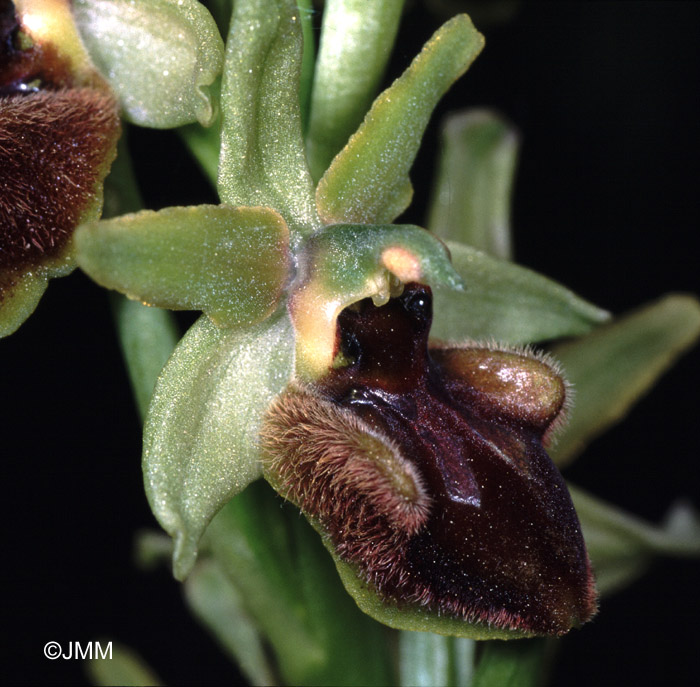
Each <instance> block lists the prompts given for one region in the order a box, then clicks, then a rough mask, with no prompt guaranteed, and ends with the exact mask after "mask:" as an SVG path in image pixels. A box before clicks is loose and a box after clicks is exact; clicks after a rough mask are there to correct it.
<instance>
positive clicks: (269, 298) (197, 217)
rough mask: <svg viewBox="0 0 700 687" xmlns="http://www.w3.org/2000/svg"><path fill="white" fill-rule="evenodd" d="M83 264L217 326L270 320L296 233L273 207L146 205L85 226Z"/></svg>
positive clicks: (105, 282) (80, 244) (80, 247)
mask: <svg viewBox="0 0 700 687" xmlns="http://www.w3.org/2000/svg"><path fill="white" fill-rule="evenodd" d="M75 245H76V255H77V259H78V264H79V265H80V267H81V268H82V269H83V270H84V271H85V272H87V273H88V274H89V275H90V277H92V278H93V279H94V280H95V281H96V282H98V283H99V284H101V285H102V286H106V287H107V288H111V289H116V290H118V291H121V292H122V293H124V294H126V295H127V296H129V297H130V298H132V299H135V300H140V301H142V302H144V303H147V304H148V305H155V306H158V307H160V308H169V309H171V310H203V311H204V312H206V313H207V315H209V316H210V317H211V319H212V320H213V321H214V322H216V323H217V324H221V325H224V326H234V325H241V324H249V323H252V322H256V321H258V320H261V319H264V318H265V317H266V316H268V315H269V314H270V313H271V312H272V311H273V310H274V309H275V308H276V306H277V303H278V301H279V298H280V296H281V293H282V290H283V289H284V286H285V285H286V282H287V280H288V278H289V262H290V257H289V236H288V231H287V225H286V224H285V222H284V220H283V219H282V217H280V215H278V214H277V213H276V212H275V211H274V210H270V209H269V208H230V207H226V206H222V205H197V206H194V207H189V208H166V209H164V210H159V211H158V212H153V211H150V210H144V211H142V212H138V213H135V214H133V215H124V216H122V217H118V218H115V219H109V220H103V221H101V222H95V223H92V224H87V225H84V226H83V227H81V228H80V229H79V230H78V231H77V232H76V236H75Z"/></svg>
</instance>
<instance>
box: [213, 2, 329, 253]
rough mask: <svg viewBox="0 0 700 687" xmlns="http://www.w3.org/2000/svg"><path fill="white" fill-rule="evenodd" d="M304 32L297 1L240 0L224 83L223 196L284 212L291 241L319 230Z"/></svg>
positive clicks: (232, 201)
mask: <svg viewBox="0 0 700 687" xmlns="http://www.w3.org/2000/svg"><path fill="white" fill-rule="evenodd" d="M302 50H303V46H302V29H301V22H300V21H299V12H298V9H297V6H296V3H295V2H293V0H239V1H238V2H236V4H235V6H234V13H233V18H232V20H231V30H230V33H229V37H228V41H227V44H226V60H225V64H224V73H223V80H222V87H221V106H222V118H223V119H222V131H221V157H220V162H219V183H218V189H219V197H220V198H221V201H222V202H224V203H227V204H229V205H250V206H254V205H265V206H268V207H273V208H275V209H276V210H278V211H279V212H280V214H281V215H282V216H283V217H284V218H285V220H286V221H287V224H288V225H289V228H290V232H291V235H292V243H293V245H296V243H297V242H298V240H299V239H301V238H302V237H304V236H307V235H309V234H310V233H312V232H313V231H314V230H316V229H318V228H319V227H320V222H319V220H318V217H317V215H316V208H315V204H314V198H313V183H312V181H311V175H310V174H309V170H308V167H307V165H306V155H305V152H304V142H303V137H302V131H301V113H300V109H299V79H300V74H301V62H302Z"/></svg>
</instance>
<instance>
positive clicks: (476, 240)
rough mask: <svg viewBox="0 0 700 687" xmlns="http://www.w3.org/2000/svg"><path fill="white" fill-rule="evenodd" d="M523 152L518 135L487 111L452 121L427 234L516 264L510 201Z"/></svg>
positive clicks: (444, 132) (444, 143)
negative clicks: (518, 157)
mask: <svg viewBox="0 0 700 687" xmlns="http://www.w3.org/2000/svg"><path fill="white" fill-rule="evenodd" d="M517 152H518V137H517V135H516V133H515V131H514V129H513V128H512V127H511V126H509V124H508V123H507V122H505V121H504V120H503V119H501V118H500V117H498V115H496V114H494V113H492V112H489V111H487V110H467V111H466V112H461V113H458V114H453V115H451V116H449V117H448V118H447V120H446V121H445V123H444V125H443V127H442V151H441V155H440V161H439V165H438V171H437V176H436V183H435V188H434V189H433V195H432V202H431V205H430V212H429V215H428V217H429V219H428V229H430V231H432V232H433V233H434V234H435V235H436V236H439V237H440V238H441V239H443V240H445V241H460V242H461V243H465V244H467V245H469V246H471V247H472V248H478V249H479V250H482V251H484V252H485V253H488V254H489V255H493V256H494V257H497V258H502V259H504V260H510V259H512V255H511V252H512V249H511V233H510V198H511V188H512V185H513V173H514V171H515V162H516V156H517Z"/></svg>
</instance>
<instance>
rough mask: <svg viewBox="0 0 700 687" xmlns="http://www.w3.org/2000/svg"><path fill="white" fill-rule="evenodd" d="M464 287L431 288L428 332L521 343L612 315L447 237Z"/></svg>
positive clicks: (583, 329)
mask: <svg viewBox="0 0 700 687" xmlns="http://www.w3.org/2000/svg"><path fill="white" fill-rule="evenodd" d="M447 246H448V248H449V249H450V252H451V254H452V264H453V266H454V268H455V270H456V272H457V273H458V274H459V275H460V276H461V278H462V279H463V280H464V283H465V288H464V291H462V292H455V291H453V290H447V289H444V288H439V287H438V288H437V289H434V296H435V301H434V307H433V313H434V314H433V327H432V329H431V335H432V336H433V337H435V338H437V339H443V340H446V341H462V340H464V339H465V338H468V339H476V340H482V341H484V340H495V341H499V342H501V343H506V344H525V343H531V342H533V341H544V340H547V339H554V338H557V337H562V336H577V335H581V334H586V333H588V332H589V331H591V329H593V328H594V327H596V326H597V325H599V324H601V323H603V322H605V321H607V320H608V319H609V318H610V315H609V313H607V312H606V311H605V310H602V309H600V308H597V307H596V306H594V305H592V304H591V303H588V302H587V301H584V300H583V299H582V298H579V297H578V296H577V295H576V294H574V293H572V292H571V291H569V290H568V289H566V288H565V287H563V286H562V285H560V284H557V283H556V282H554V281H552V280H551V279H548V278H547V277H544V276H542V275H540V274H537V273H536V272H533V271H531V270H529V269H527V268H525V267H520V266H519V265H515V264H513V263H511V262H507V261H505V260H499V259H498V258H494V257H491V256H490V255H487V254H486V253H482V252H481V251H479V250H476V249H475V248H471V247H470V246H465V245H462V244H459V243H454V242H448V243H447Z"/></svg>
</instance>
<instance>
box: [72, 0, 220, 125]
mask: <svg viewBox="0 0 700 687" xmlns="http://www.w3.org/2000/svg"><path fill="white" fill-rule="evenodd" d="M73 12H74V15H75V20H76V23H77V24H78V28H79V30H80V33H81V36H82V38H83V41H84V42H85V44H86V46H87V48H88V52H89V53H90V56H91V57H92V59H93V61H94V62H95V65H96V66H97V67H98V69H99V70H100V71H101V72H102V74H103V75H104V76H105V77H106V78H107V80H108V81H109V83H110V85H111V86H112V88H113V89H114V90H115V92H116V93H117V95H118V97H119V100H120V102H121V106H122V108H123V109H124V112H125V114H126V116H127V117H128V119H130V120H131V121H132V122H134V123H136V124H140V125H142V126H151V127H155V128H159V129H162V128H169V127H174V126H180V125H182V124H187V123H188V122H194V121H199V122H201V123H202V124H204V125H205V126H208V125H209V124H210V123H211V122H212V121H213V119H214V117H215V116H216V111H215V108H214V105H213V103H212V99H211V96H210V94H209V92H208V87H209V86H211V84H212V83H213V82H214V80H215V79H216V77H217V76H218V75H219V74H220V73H221V68H222V65H223V54H224V44H223V41H222V40H221V36H220V35H219V31H218V29H217V28H216V24H215V22H214V20H213V19H212V16H211V15H210V14H209V12H208V10H206V9H205V8H204V6H203V5H202V4H201V3H199V2H197V0H148V2H133V1H132V0H74V2H73Z"/></svg>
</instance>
